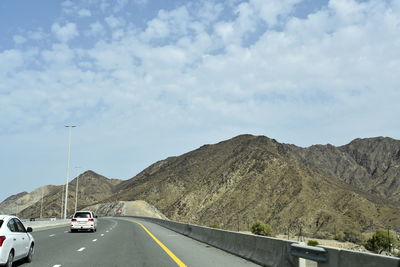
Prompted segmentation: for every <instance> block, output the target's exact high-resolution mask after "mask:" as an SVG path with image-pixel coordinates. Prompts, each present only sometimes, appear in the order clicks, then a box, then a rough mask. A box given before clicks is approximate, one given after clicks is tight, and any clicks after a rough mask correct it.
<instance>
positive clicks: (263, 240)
mask: <svg viewBox="0 0 400 267" xmlns="http://www.w3.org/2000/svg"><path fill="white" fill-rule="evenodd" d="M134 218H138V219H143V220H146V221H150V222H153V223H156V224H159V225H161V226H163V227H165V228H168V229H170V230H173V231H175V232H178V233H180V234H183V235H186V236H188V237H191V238H193V239H196V240H198V241H200V242H203V243H206V244H209V245H211V246H214V247H216V248H219V249H222V250H225V251H227V252H229V253H231V254H234V255H237V256H239V257H242V258H244V259H247V260H250V261H252V262H255V263H257V264H260V265H262V266H271V267H303V266H304V260H303V259H310V260H314V261H316V262H317V263H318V267H400V259H399V258H394V257H387V256H382V255H376V254H372V253H361V252H355V251H350V250H344V249H337V248H331V247H322V246H318V247H310V246H305V245H302V244H299V243H296V242H292V241H288V240H284V239H277V238H271V237H264V236H256V235H248V234H243V233H238V232H232V231H227V230H220V229H214V228H209V227H204V226H198V225H193V224H185V223H179V222H174V221H168V220H162V219H155V218H148V217H134Z"/></svg>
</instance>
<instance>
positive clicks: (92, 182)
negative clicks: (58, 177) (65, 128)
mask: <svg viewBox="0 0 400 267" xmlns="http://www.w3.org/2000/svg"><path fill="white" fill-rule="evenodd" d="M76 180H77V178H75V179H73V180H72V181H71V182H70V183H69V190H68V212H67V213H68V215H71V214H72V213H73V212H74V209H75V192H76V191H75V190H76ZM121 182H122V181H121V180H117V179H108V178H106V177H104V176H102V175H99V174H97V173H95V172H93V171H86V172H84V173H83V174H81V175H80V176H79V181H78V209H80V208H84V207H87V206H90V205H93V204H95V203H97V202H99V201H102V200H104V199H106V198H109V197H110V196H112V195H113V194H114V193H115V192H116V188H117V186H118V185H119V184H120V183H121ZM63 195H64V187H63V186H53V190H51V191H50V192H48V193H47V194H46V195H45V197H44V199H43V217H60V214H61V199H62V196H63ZM40 206H41V203H40V201H35V202H32V203H31V205H29V207H27V208H25V209H24V210H22V211H21V212H20V213H19V214H18V216H20V217H23V218H30V217H39V216H40Z"/></svg>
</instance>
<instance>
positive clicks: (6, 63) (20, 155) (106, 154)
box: [0, 0, 400, 200]
mask: <svg viewBox="0 0 400 267" xmlns="http://www.w3.org/2000/svg"><path fill="white" fill-rule="evenodd" d="M0 25H1V26H0V147H1V149H0V157H1V181H2V190H1V191H0V200H2V199H4V198H6V197H8V196H9V195H11V194H15V193H18V192H21V191H28V192H29V191H32V190H33V189H35V188H37V187H39V186H41V185H46V184H62V183H65V179H66V164H67V137H68V131H67V129H66V128H65V127H64V125H67V124H75V125H77V126H78V127H77V128H75V129H74V130H73V133H72V158H71V161H72V164H71V167H72V168H71V169H72V174H73V175H72V176H74V177H75V175H76V172H75V170H74V168H73V167H75V166H82V170H88V169H91V170H93V171H96V172H98V173H100V174H103V175H105V176H107V177H109V178H120V179H128V178H131V177H133V176H134V175H135V174H137V173H138V172H140V171H141V170H142V169H144V168H145V167H147V166H148V165H150V164H152V163H154V162H155V161H158V160H161V159H164V158H166V157H168V156H176V155H180V154H182V153H185V152H188V151H190V150H193V149H195V148H198V147H200V146H201V145H203V144H208V143H217V142H219V141H222V140H225V139H228V138H231V137H234V136H236V135H239V134H245V133H250V134H255V135H266V136H268V137H271V138H275V139H277V140H278V141H280V142H285V143H293V144H296V145H299V146H309V145H312V144H326V143H331V144H334V145H343V144H346V143H348V142H349V141H351V140H352V139H354V138H357V137H372V136H390V137H393V138H396V139H399V137H400V135H399V130H400V124H399V119H398V117H399V116H398V114H400V105H399V99H400V92H399V85H400V78H399V75H398V72H399V69H400V2H399V1H381V0H379V1H378V0H371V1H356V0H331V1H311V0H303V1H301V0H282V1H271V0H248V1H241V0H226V1H215V0H201V1H199V0H197V1H183V0H182V1H161V0H159V1H155V0H119V1H111V0H82V1H55V0H41V1H22V0H0Z"/></svg>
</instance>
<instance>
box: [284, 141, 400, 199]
mask: <svg viewBox="0 0 400 267" xmlns="http://www.w3.org/2000/svg"><path fill="white" fill-rule="evenodd" d="M291 148H292V150H293V151H294V152H295V153H297V154H298V155H300V156H301V157H302V158H303V159H304V160H305V161H306V162H307V163H308V164H310V165H313V166H315V167H316V168H318V169H320V170H321V171H324V172H325V173H326V174H328V175H332V176H335V177H336V178H338V179H340V180H342V181H344V182H346V183H348V184H350V185H353V186H355V187H356V188H357V189H359V190H361V191H364V192H367V193H371V194H373V195H375V196H376V197H378V198H383V199H385V200H388V201H392V202H394V203H399V202H400V141H399V140H395V139H392V138H388V137H386V138H385V137H377V138H366V139H355V140H353V141H352V142H351V143H349V144H347V145H344V146H340V147H335V146H332V145H315V146H311V147H309V148H299V147H296V146H292V147H291Z"/></svg>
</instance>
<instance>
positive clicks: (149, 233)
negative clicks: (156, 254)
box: [132, 220, 187, 267]
mask: <svg viewBox="0 0 400 267" xmlns="http://www.w3.org/2000/svg"><path fill="white" fill-rule="evenodd" d="M132 221H133V222H134V223H136V224H138V225H140V226H141V227H142V228H143V229H144V230H145V231H146V233H147V234H148V235H149V236H151V238H153V240H154V241H156V243H157V244H158V245H159V246H160V247H161V248H162V249H163V250H164V251H165V252H166V253H167V254H168V256H170V258H171V259H172V260H173V261H174V262H175V263H176V264H178V266H179V267H187V266H186V264H184V263H183V262H182V261H181V260H180V259H179V258H178V257H177V256H175V254H174V253H172V252H171V250H169V249H168V248H167V247H166V246H165V245H164V244H163V243H161V241H160V240H158V239H157V238H156V237H155V236H154V235H153V234H152V233H151V232H150V231H149V230H148V229H147V228H146V227H145V226H144V225H143V224H141V223H139V222H137V221H134V220H132Z"/></svg>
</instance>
